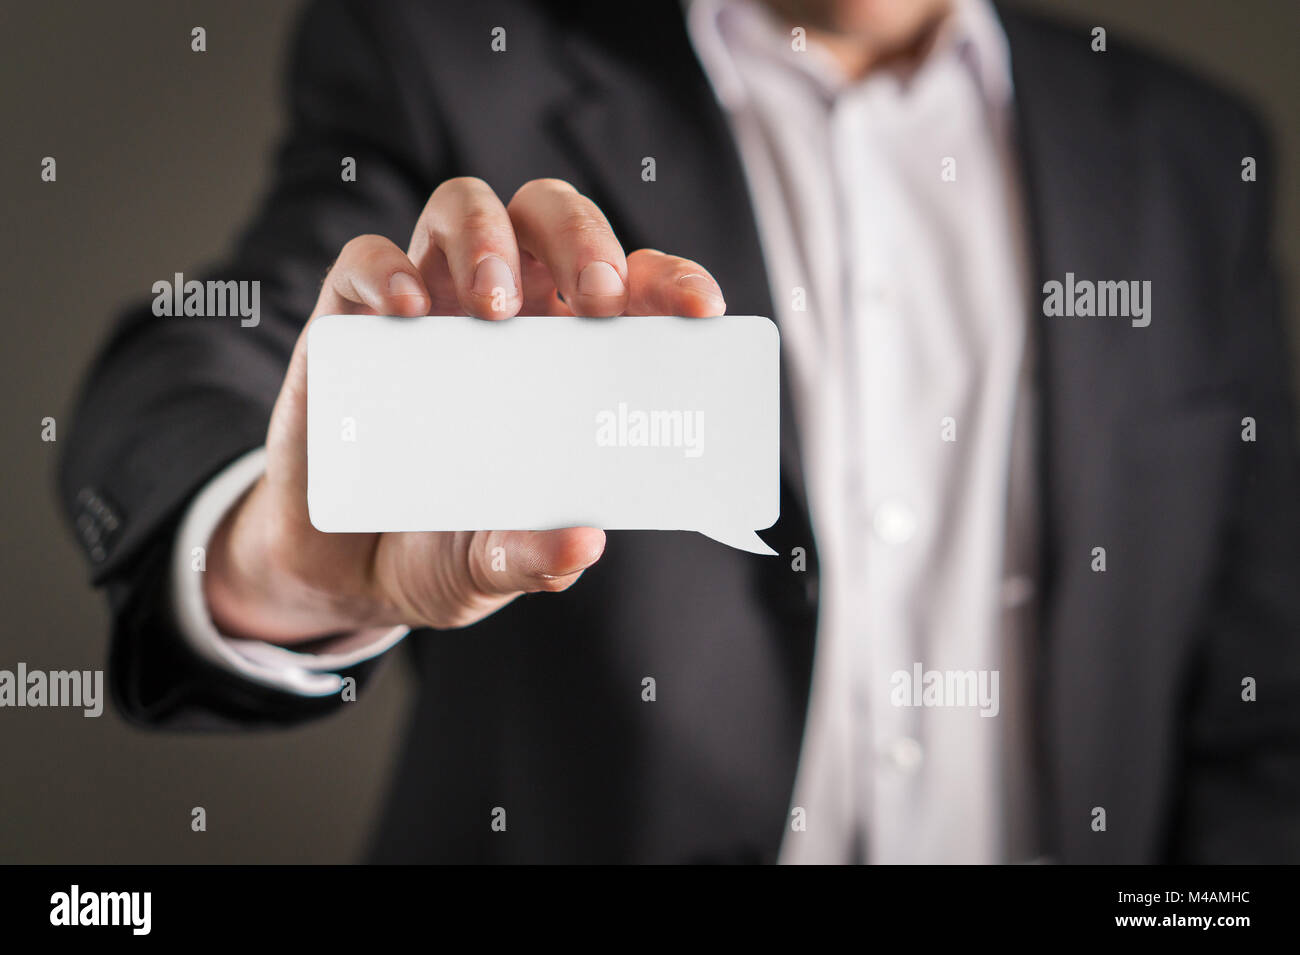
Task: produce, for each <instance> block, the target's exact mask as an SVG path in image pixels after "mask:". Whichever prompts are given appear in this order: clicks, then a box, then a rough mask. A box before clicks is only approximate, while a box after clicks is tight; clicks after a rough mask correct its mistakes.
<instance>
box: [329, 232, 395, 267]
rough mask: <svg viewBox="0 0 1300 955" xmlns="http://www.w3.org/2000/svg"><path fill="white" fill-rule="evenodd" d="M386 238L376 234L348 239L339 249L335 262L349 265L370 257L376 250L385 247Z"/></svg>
mask: <svg viewBox="0 0 1300 955" xmlns="http://www.w3.org/2000/svg"><path fill="white" fill-rule="evenodd" d="M385 244H386V240H385V239H384V238H383V237H382V236H378V235H358V236H353V237H352V238H351V239H348V241H347V242H345V243H344V244H343V248H342V249H341V250H340V251H339V257H338V259H337V260H336V264H341V265H351V264H354V263H356V262H359V261H361V260H363V259H367V258H370V257H371V256H373V255H374V254H375V253H376V251H377V250H379V249H382V248H384V247H385Z"/></svg>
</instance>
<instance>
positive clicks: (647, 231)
mask: <svg viewBox="0 0 1300 955" xmlns="http://www.w3.org/2000/svg"><path fill="white" fill-rule="evenodd" d="M661 12H662V11H661ZM610 19H611V18H602V19H601V20H600V22H601V23H602V24H604V23H606V22H608V21H609V20H610ZM610 34H611V35H610V36H608V37H606V36H603V35H602V36H600V37H597V38H594V39H593V38H592V37H590V36H587V35H584V34H581V33H567V34H565V35H563V36H562V37H560V38H559V42H560V44H561V46H562V48H563V52H562V54H561V56H562V61H563V62H565V63H566V64H567V65H568V67H569V69H570V71H571V74H572V77H573V84H574V85H573V88H572V89H571V91H570V92H569V94H568V95H566V96H565V97H564V99H563V104H562V107H560V108H557V109H556V111H555V113H554V116H553V128H554V129H555V130H556V133H557V136H558V138H559V141H560V143H561V148H563V149H565V150H566V151H567V152H568V153H569V155H570V157H571V158H572V160H573V161H574V162H575V164H576V165H577V166H578V167H579V168H581V169H583V170H584V171H585V173H586V174H587V176H588V177H589V181H588V182H587V183H586V186H587V189H588V191H589V194H590V195H591V196H592V198H593V199H594V200H595V201H596V203H597V204H598V205H599V206H600V207H601V209H602V210H604V211H605V213H606V215H608V216H609V218H610V220H611V223H612V224H613V225H614V228H615V231H616V233H617V234H618V236H619V238H620V239H621V240H622V242H623V245H624V247H625V248H626V249H628V250H629V251H630V250H632V249H636V248H641V247H645V246H649V247H652V248H659V249H663V250H664V251H667V252H671V253H673V254H677V255H683V256H685V257H687V258H690V259H693V260H695V261H697V262H699V263H700V264H701V265H703V266H704V267H705V268H707V269H709V270H710V271H711V272H712V273H713V275H714V277H715V278H716V279H717V280H718V283H719V284H720V285H721V287H722V289H723V292H724V294H725V295H726V298H727V311H728V313H730V314H738V315H766V316H768V317H773V318H774V317H775V316H774V315H773V308H772V300H771V294H770V290H769V284H768V276H767V271H766V269H765V267H764V264H763V251H762V247H761V245H760V243H759V238H758V231H757V226H756V223H755V219H754V213H753V209H752V207H751V205H750V201H749V196H748V192H747V189H746V185H745V183H746V179H745V175H744V170H743V168H742V166H741V162H740V157H739V156H738V154H737V152H736V148H735V145H734V143H733V141H732V138H731V135H730V132H729V130H728V128H727V125H726V120H725V117H724V116H723V114H722V112H721V110H720V108H719V107H718V105H717V103H716V101H715V99H714V96H713V92H712V90H711V88H710V87H709V85H708V82H707V80H706V78H705V77H704V74H703V72H702V71H701V70H700V68H699V66H698V64H697V62H696V60H695V56H694V52H693V51H692V50H691V48H690V44H689V40H688V38H687V35H686V33H685V29H684V27H683V24H682V21H681V18H680V17H675V16H672V15H667V16H664V15H661V16H658V17H653V18H650V20H649V21H648V22H647V23H646V24H645V25H644V29H628V28H626V27H625V26H624V25H622V24H621V23H620V24H619V25H618V28H617V29H616V30H611V31H610ZM629 37H631V38H635V40H636V41H637V42H636V43H635V45H634V46H633V47H631V48H628V38H629ZM646 51H653V54H654V62H652V63H650V62H644V63H643V58H644V56H645V53H646ZM674 64H675V65H674ZM647 158H652V159H653V160H654V180H653V181H646V180H645V179H644V178H643V171H644V169H645V168H646V167H645V160H646V159H647ZM787 382H788V369H787V368H786V362H785V360H784V358H783V360H782V367H781V477H782V483H783V485H784V488H785V491H786V493H783V495H782V520H781V521H780V522H779V524H778V529H775V530H774V533H775V534H776V535H777V537H778V538H780V539H782V540H783V539H784V538H785V537H786V536H789V535H788V534H785V533H781V530H780V528H781V527H782V526H784V527H785V528H789V527H790V526H791V525H792V524H795V523H797V522H806V521H807V511H806V507H807V505H806V503H805V500H804V485H803V467H802V463H801V460H800V454H799V439H798V432H797V429H796V425H795V417H794V414H793V405H792V402H791V398H790V391H789V388H788V386H787ZM790 505H793V506H795V507H796V508H797V512H796V513H795V514H787V513H785V512H786V510H787V509H788V506H790ZM765 536H769V542H770V543H774V541H773V540H772V538H771V535H765ZM805 540H806V538H805Z"/></svg>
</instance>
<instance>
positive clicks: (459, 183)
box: [429, 176, 494, 202]
mask: <svg viewBox="0 0 1300 955" xmlns="http://www.w3.org/2000/svg"><path fill="white" fill-rule="evenodd" d="M447 193H456V194H466V195H472V196H478V195H483V194H487V195H494V193H493V192H492V187H491V186H489V185H488V184H487V183H486V182H484V181H483V180H482V179H480V178H478V176H454V177H452V178H451V179H444V180H443V181H442V182H441V183H440V184H439V185H438V188H437V189H435V190H433V195H432V196H430V197H429V202H433V200H434V199H435V198H436V197H439V196H441V195H446V194H447Z"/></svg>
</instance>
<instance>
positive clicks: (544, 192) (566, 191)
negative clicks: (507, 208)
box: [510, 179, 578, 205]
mask: <svg viewBox="0 0 1300 955" xmlns="http://www.w3.org/2000/svg"><path fill="white" fill-rule="evenodd" d="M564 195H578V190H577V189H575V188H574V187H573V185H572V184H571V183H569V182H566V181H565V180H563V179H530V180H528V182H526V183H524V184H523V185H522V186H520V187H519V188H518V189H516V190H515V194H514V195H513V196H512V197H511V198H510V204H511V205H514V203H516V202H518V201H520V200H527V199H530V198H532V197H541V196H564Z"/></svg>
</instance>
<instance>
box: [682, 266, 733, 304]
mask: <svg viewBox="0 0 1300 955" xmlns="http://www.w3.org/2000/svg"><path fill="white" fill-rule="evenodd" d="M677 284H678V285H681V286H683V287H684V288H688V289H690V290H691V291H692V292H696V293H698V294H700V295H704V296H706V297H708V298H711V299H713V300H714V301H716V302H717V303H718V304H724V303H723V301H722V290H721V289H720V288H718V283H717V282H715V281H713V279H711V278H709V277H708V276H707V275H700V274H699V273H698V272H693V273H691V274H690V275H683V276H682V277H681V278H679V279H678V280H677Z"/></svg>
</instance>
